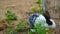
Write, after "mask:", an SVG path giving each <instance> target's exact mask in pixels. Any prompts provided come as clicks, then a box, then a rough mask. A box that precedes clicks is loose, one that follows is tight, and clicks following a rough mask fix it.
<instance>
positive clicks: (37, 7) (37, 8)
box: [32, 0, 44, 14]
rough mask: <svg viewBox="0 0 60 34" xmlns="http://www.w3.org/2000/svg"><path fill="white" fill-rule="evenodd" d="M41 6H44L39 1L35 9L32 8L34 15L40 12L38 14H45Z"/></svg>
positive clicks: (38, 0)
mask: <svg viewBox="0 0 60 34" xmlns="http://www.w3.org/2000/svg"><path fill="white" fill-rule="evenodd" d="M41 5H42V0H37V6H35V7H33V8H32V11H33V12H34V13H36V12H38V13H40V14H43V13H44V11H43V9H41V8H42V6H41Z"/></svg>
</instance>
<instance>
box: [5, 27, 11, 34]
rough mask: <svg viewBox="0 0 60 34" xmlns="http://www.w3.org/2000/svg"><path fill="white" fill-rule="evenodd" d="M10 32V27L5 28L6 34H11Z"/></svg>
mask: <svg viewBox="0 0 60 34" xmlns="http://www.w3.org/2000/svg"><path fill="white" fill-rule="evenodd" d="M10 30H11V27H10V26H7V27H5V29H4V31H5V34H10Z"/></svg>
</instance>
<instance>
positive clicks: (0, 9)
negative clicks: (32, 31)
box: [0, 0, 60, 34]
mask: <svg viewBox="0 0 60 34" xmlns="http://www.w3.org/2000/svg"><path fill="white" fill-rule="evenodd" d="M35 2H36V0H0V17H1V18H2V19H5V13H6V11H7V10H10V11H12V12H13V13H15V14H16V15H17V17H18V20H20V19H24V20H26V21H27V19H28V17H29V13H31V12H32V10H31V9H32V7H33V6H35V5H36V4H35ZM55 7H56V5H55V0H47V10H48V11H49V13H50V16H51V18H52V19H53V20H54V21H55V22H56V25H57V27H56V28H55V29H52V30H51V32H52V34H59V33H60V19H59V11H57V10H56V9H55ZM14 23H15V24H18V21H15V22H14ZM1 26H2V25H1ZM27 32H28V30H26V31H23V32H19V33H18V34H24V33H26V34H28V33H27ZM0 34H4V31H0Z"/></svg>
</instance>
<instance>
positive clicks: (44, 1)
mask: <svg viewBox="0 0 60 34" xmlns="http://www.w3.org/2000/svg"><path fill="white" fill-rule="evenodd" d="M42 9H43V11H46V0H42Z"/></svg>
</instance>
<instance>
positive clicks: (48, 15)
mask: <svg viewBox="0 0 60 34" xmlns="http://www.w3.org/2000/svg"><path fill="white" fill-rule="evenodd" d="M44 16H45V17H46V18H48V19H50V18H51V17H50V14H49V12H48V11H45V13H44Z"/></svg>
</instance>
